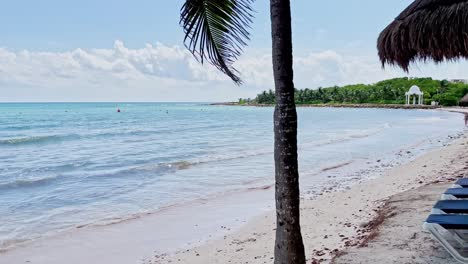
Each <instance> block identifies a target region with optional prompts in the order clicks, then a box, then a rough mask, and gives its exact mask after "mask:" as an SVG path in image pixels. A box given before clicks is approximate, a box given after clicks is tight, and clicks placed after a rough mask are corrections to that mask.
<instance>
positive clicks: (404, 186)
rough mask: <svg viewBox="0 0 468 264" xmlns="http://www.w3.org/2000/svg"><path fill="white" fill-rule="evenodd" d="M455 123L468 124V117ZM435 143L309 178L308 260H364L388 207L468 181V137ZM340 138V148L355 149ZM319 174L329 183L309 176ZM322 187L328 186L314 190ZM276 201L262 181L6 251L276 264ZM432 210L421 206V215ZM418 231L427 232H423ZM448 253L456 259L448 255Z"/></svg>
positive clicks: (68, 257) (34, 259) (26, 256)
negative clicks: (408, 195) (419, 192)
mask: <svg viewBox="0 0 468 264" xmlns="http://www.w3.org/2000/svg"><path fill="white" fill-rule="evenodd" d="M402 111H405V110H402ZM392 113H393V112H392ZM424 115H425V114H424ZM457 117H459V114H457ZM418 118H421V117H418ZM434 118H435V117H434V116H431V115H430V116H428V117H426V118H425V119H423V123H427V122H434ZM414 120H416V121H417V120H419V119H416V118H415V119H414ZM457 120H460V122H462V118H461V117H460V118H459V119H458V118H457ZM436 121H437V119H436ZM381 133H383V132H381V130H375V131H370V132H368V134H365V135H362V134H356V135H354V134H353V135H352V137H350V138H351V139H353V140H356V139H358V140H364V139H365V140H367V139H368V138H369V137H370V138H372V137H373V136H374V135H380V134H381ZM369 135H370V136H369ZM377 138H378V137H377ZM377 138H375V137H374V138H372V140H376V139H377ZM433 141H435V142H433V143H432V145H425V144H422V143H418V144H409V147H410V148H411V150H405V151H401V150H400V151H399V152H396V153H395V157H394V158H392V159H389V160H384V158H385V157H383V158H381V157H380V156H375V157H372V161H371V160H370V159H366V160H365V161H361V162H359V161H353V162H349V161H346V160H343V161H338V162H337V163H333V164H326V163H324V164H323V165H322V166H321V168H320V170H319V171H318V172H311V173H309V174H307V173H304V175H305V176H304V181H303V182H304V184H303V185H304V186H306V188H305V191H304V192H303V195H302V210H301V213H302V218H301V222H302V232H303V237H304V243H305V246H306V256H307V258H308V263H309V262H312V263H322V262H323V263H329V262H330V261H332V259H333V261H334V262H337V263H340V262H339V261H340V258H345V257H346V256H353V258H354V259H356V261H358V262H355V263H361V262H359V257H356V256H359V254H361V253H360V252H352V251H351V250H353V249H354V248H356V247H358V246H360V245H364V244H369V245H370V244H371V242H372V241H373V240H372V239H375V238H376V237H378V233H376V230H378V228H379V227H380V226H383V225H384V224H385V221H381V220H382V210H384V209H385V208H386V206H388V202H389V201H392V199H397V198H398V194H400V193H404V192H408V191H411V190H416V189H417V188H424V187H426V186H432V184H439V185H440V184H442V185H443V186H442V187H440V188H443V187H444V186H446V185H449V184H450V182H453V181H454V180H455V179H456V178H458V177H463V176H464V175H465V174H466V172H467V163H466V159H465V158H464V157H465V156H466V154H467V150H466V144H467V143H468V140H467V135H466V134H463V133H458V134H457V135H455V136H449V137H448V138H447V137H446V140H445V141H437V140H433ZM341 142H344V143H340V144H341V145H338V147H340V146H341V147H342V146H343V144H351V143H347V141H341ZM351 142H354V141H351ZM363 142H366V141H360V144H363ZM437 142H438V143H437ZM435 143H437V144H435ZM315 144H316V145H317V143H315ZM322 144H323V143H322ZM353 144H357V143H353ZM369 144H372V142H369ZM328 145H330V144H328ZM328 145H325V146H328ZM331 145H333V144H331ZM420 148H421V149H420ZM324 149H326V148H325V147H322V150H324ZM306 154H307V153H306ZM386 155H387V156H388V154H386ZM397 157H399V158H397ZM249 158H251V157H249ZM207 166H209V164H208V165H207ZM356 168H361V169H364V170H359V169H356ZM182 171H186V170H182ZM314 173H315V174H314ZM307 176H309V177H310V179H309V178H308V177H307ZM312 176H314V177H315V178H314V177H312ZM345 176H347V177H345ZM316 178H319V179H321V178H323V179H324V180H323V181H315V182H314V181H312V180H311V179H314V180H315V179H316ZM259 183H260V184H259ZM314 184H319V185H320V188H317V189H313V188H312V187H313V185H314ZM440 188H439V189H440ZM439 189H436V190H439ZM307 190H308V191H307ZM433 192H434V193H436V192H437V191H433ZM272 195H273V188H272V185H271V184H269V183H268V182H265V183H264V182H262V181H260V182H255V184H253V185H252V186H247V189H245V188H244V189H237V190H231V191H229V192H223V193H222V194H216V195H215V196H212V197H200V198H199V199H192V200H190V201H185V202H182V203H179V204H172V205H170V206H166V207H163V208H161V209H159V210H158V211H157V212H148V213H143V214H142V213H138V214H134V215H133V216H131V217H127V218H125V219H115V220H114V221H110V222H109V221H107V222H105V223H99V224H94V225H93V224H90V225H78V226H75V227H74V228H72V229H69V230H65V231H63V232H60V233H58V234H55V235H53V236H45V237H42V238H39V239H36V240H34V241H32V242H29V243H24V244H21V245H18V246H16V247H14V248H12V249H8V250H4V251H3V252H0V263H2V264H3V263H5V264H7V263H8V264H15V263H44V264H45V263H47V264H55V263H57V264H58V263H72V264H73V263H93V262H96V261H99V262H100V263H117V264H119V263H122V264H124V263H125V264H127V263H148V264H149V263H271V262H272V260H271V259H272V256H273V251H272V250H273V244H274V228H275V217H274V210H273V204H272V202H273V199H271V197H273V196H272ZM436 196H437V195H434V194H433V197H436ZM435 199H436V198H434V202H435ZM265 201H269V202H267V203H265ZM426 203H427V202H426ZM427 204H430V202H429V203H427ZM428 213H429V212H428V211H427V212H426V211H424V210H422V211H421V212H420V213H419V214H420V215H418V219H421V218H424V216H423V215H427V214H428ZM386 218H388V217H383V219H386ZM226 219H229V220H226ZM379 219H380V220H379ZM376 220H379V221H376ZM403 223H404V222H403ZM421 225H422V222H421ZM412 231H413V233H419V232H422V231H421V228H420V226H418V228H413V230H412ZM369 236H370V238H369ZM395 236H396V237H398V234H396V235H395ZM181 242H185V243H183V244H181ZM395 243H398V241H396V242H395ZM440 250H441V249H440ZM440 254H442V256H444V257H446V258H447V259H448V260H450V259H449V257H448V256H446V255H443V251H442V250H441V253H440ZM440 254H439V255H440ZM367 255H368V254H367ZM362 256H363V257H364V256H366V254H362ZM341 263H350V262H347V260H343V262H341ZM369 263H372V262H369ZM389 263H392V262H389ZM448 263H450V262H448Z"/></svg>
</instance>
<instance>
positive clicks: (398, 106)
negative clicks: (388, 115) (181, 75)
mask: <svg viewBox="0 0 468 264" xmlns="http://www.w3.org/2000/svg"><path fill="white" fill-rule="evenodd" d="M210 105H214V106H242V107H248V106H250V107H274V106H275V105H274V104H239V103H236V102H224V103H211V104H210ZM296 107H298V108H302V107H316V108H377V109H379V108H381V109H408V110H411V109H429V110H434V109H443V108H446V107H443V106H433V105H404V104H296ZM449 109H450V108H449Z"/></svg>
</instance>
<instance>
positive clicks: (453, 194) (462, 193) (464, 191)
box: [442, 188, 468, 200]
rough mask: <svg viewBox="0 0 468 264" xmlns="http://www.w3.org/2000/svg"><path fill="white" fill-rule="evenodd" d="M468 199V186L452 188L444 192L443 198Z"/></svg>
mask: <svg viewBox="0 0 468 264" xmlns="http://www.w3.org/2000/svg"><path fill="white" fill-rule="evenodd" d="M456 199H468V188H450V189H447V191H445V192H444V194H442V200H456Z"/></svg>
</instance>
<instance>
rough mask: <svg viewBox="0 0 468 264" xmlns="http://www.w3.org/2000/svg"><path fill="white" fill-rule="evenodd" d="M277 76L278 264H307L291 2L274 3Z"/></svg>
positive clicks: (274, 60)
mask: <svg viewBox="0 0 468 264" xmlns="http://www.w3.org/2000/svg"><path fill="white" fill-rule="evenodd" d="M270 8H271V10H270V11H271V35H272V43H273V73H274V79H275V88H276V107H275V114H274V130H275V178H276V187H275V197H276V242H275V264H304V263H305V252H304V244H303V242H302V235H301V226H300V221H299V218H300V212H299V210H300V208H299V201H300V197H299V196H300V193H299V172H298V162H297V112H296V105H295V103H294V83H293V57H292V32H291V8H290V0H270Z"/></svg>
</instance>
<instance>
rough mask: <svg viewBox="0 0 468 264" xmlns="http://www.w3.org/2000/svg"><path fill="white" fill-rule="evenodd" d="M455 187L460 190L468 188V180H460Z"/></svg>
mask: <svg viewBox="0 0 468 264" xmlns="http://www.w3.org/2000/svg"><path fill="white" fill-rule="evenodd" d="M454 187H458V188H468V179H467V178H463V179H459V180H458V181H457V182H456V183H455V186H454Z"/></svg>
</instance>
